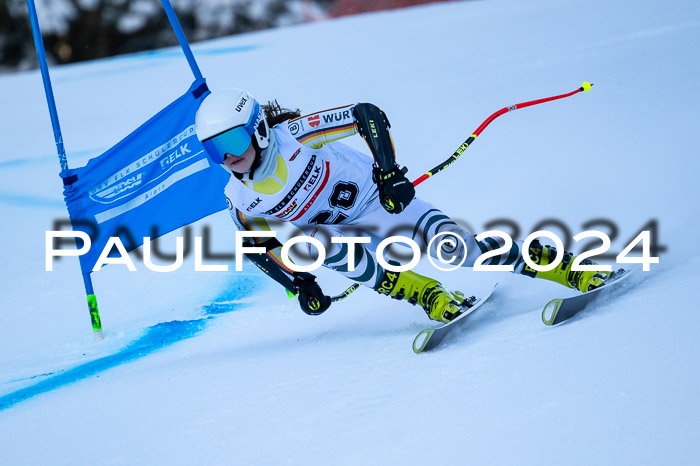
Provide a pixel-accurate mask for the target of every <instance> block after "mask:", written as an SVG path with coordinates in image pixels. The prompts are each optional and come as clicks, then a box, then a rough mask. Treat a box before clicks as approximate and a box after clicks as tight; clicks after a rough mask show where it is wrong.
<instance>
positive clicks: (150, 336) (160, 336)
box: [0, 276, 258, 411]
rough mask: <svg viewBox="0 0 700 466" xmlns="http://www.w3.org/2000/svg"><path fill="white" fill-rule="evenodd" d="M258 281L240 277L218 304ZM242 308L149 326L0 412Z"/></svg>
mask: <svg viewBox="0 0 700 466" xmlns="http://www.w3.org/2000/svg"><path fill="white" fill-rule="evenodd" d="M257 281H258V279H257V277H254V276H253V277H241V279H240V280H238V281H237V282H236V283H234V284H232V285H233V286H235V288H234V289H231V290H229V291H228V292H227V293H225V294H224V295H223V296H221V297H220V298H219V299H217V300H216V301H232V300H235V299H240V298H242V297H244V296H245V295H246V294H248V293H249V292H250V291H251V290H253V289H254V288H255V285H256V284H257ZM242 307H245V305H244V304H239V303H226V304H210V305H208V306H205V307H204V308H203V311H204V314H205V317H202V318H200V319H194V320H185V321H181V320H175V321H172V322H163V323H160V324H156V325H153V326H151V327H148V329H147V330H146V333H145V334H144V335H143V336H141V337H140V338H137V339H136V340H134V341H132V342H131V343H130V344H128V345H127V346H126V347H124V348H122V349H121V350H120V351H118V352H117V353H114V354H111V355H109V356H104V357H101V358H99V359H95V360H92V361H89V362H86V363H84V364H80V365H79V366H76V367H74V368H72V369H67V370H65V371H63V372H55V375H54V376H53V377H50V378H48V379H44V380H42V381H41V382H37V383H36V384H34V385H30V386H28V387H25V388H22V389H20V390H16V391H14V392H11V393H8V394H7V395H4V396H0V411H2V410H5V409H7V408H10V407H11V406H14V405H15V404H17V403H20V402H22V401H25V400H27V399H29V398H32V397H34V396H36V395H40V394H42V393H46V392H50V391H52V390H55V389H57V388H61V387H64V386H66V385H69V384H71V383H74V382H78V381H80V380H83V379H86V378H88V377H92V376H95V375H97V374H99V373H100V372H103V371H106V370H107V369H111V368H113V367H117V366H119V365H122V364H125V363H128V362H131V361H134V360H136V359H140V358H142V357H144V356H147V355H149V354H151V353H154V352H156V351H158V350H160V349H162V348H165V347H167V346H170V345H172V344H174V343H177V342H179V341H182V340H186V339H188V338H192V337H194V336H196V335H198V334H200V333H201V332H202V331H203V330H204V329H205V328H206V326H207V324H208V323H209V322H210V321H211V320H212V319H215V318H216V317H217V316H218V315H221V314H224V313H228V312H232V311H237V310H239V309H241V308H242Z"/></svg>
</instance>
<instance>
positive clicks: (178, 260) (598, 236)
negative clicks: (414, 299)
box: [45, 230, 659, 272]
mask: <svg viewBox="0 0 700 466" xmlns="http://www.w3.org/2000/svg"><path fill="white" fill-rule="evenodd" d="M276 237H277V232H275V231H236V234H235V249H236V252H237V254H236V255H235V270H236V271H237V272H240V271H242V270H243V257H244V256H245V255H246V254H261V253H262V254H264V253H266V252H267V250H266V248H264V247H261V246H254V245H251V243H249V242H246V239H253V238H276ZM58 238H69V239H74V240H76V244H77V241H78V240H79V241H81V242H82V245H81V246H80V247H77V248H75V249H62V248H57V247H56V244H55V240H56V239H58ZM486 238H499V239H500V240H501V241H499V244H501V246H500V247H499V248H497V249H493V250H490V251H486V252H484V253H482V254H481V255H480V256H479V257H478V258H477V259H476V260H475V262H474V265H473V270H476V271H509V272H512V271H513V269H514V266H513V265H512V264H511V265H490V264H485V262H486V261H487V260H489V259H491V258H493V257H497V256H500V255H502V254H507V253H508V252H509V251H510V250H511V248H512V246H513V239H512V238H511V236H510V235H509V234H508V233H506V232H504V231H501V230H488V231H485V232H483V233H480V234H479V235H476V236H475V239H476V241H482V240H484V239H486ZM538 238H547V239H549V240H551V241H552V242H553V243H554V246H555V248H556V257H555V258H554V260H553V261H552V262H550V263H549V264H547V265H538V264H536V263H535V262H533V261H532V259H530V257H529V255H528V254H523V255H522V257H523V260H524V261H525V263H526V264H527V266H529V267H530V268H532V269H534V270H536V271H542V272H545V271H549V270H553V269H554V268H556V267H557V266H559V265H560V264H561V262H562V260H563V258H564V251H565V247H564V243H563V242H562V240H561V239H560V238H559V236H557V235H556V234H555V233H553V232H551V231H547V230H538V231H535V232H533V233H531V234H529V235H528V236H527V237H526V238H525V240H524V241H523V244H522V246H521V250H522V251H528V250H529V249H530V245H531V244H532V242H533V241H535V240H536V239H538ZM585 239H593V240H595V241H596V242H600V243H601V244H600V246H598V247H595V248H593V249H587V250H585V251H583V252H581V253H580V254H579V255H577V256H576V257H575V259H574V261H573V264H572V270H573V271H584V270H597V271H611V270H612V266H611V265H601V264H595V265H587V264H583V263H582V262H583V261H584V260H586V259H593V258H595V257H596V256H599V255H601V256H602V255H604V254H605V253H606V252H607V251H608V250H609V249H610V246H611V240H610V237H609V236H608V235H607V234H606V233H603V232H601V231H597V230H586V231H583V232H581V233H579V234H577V235H575V236H573V240H574V241H576V242H580V241H583V240H585ZM184 240H185V238H184V237H182V236H178V237H176V254H175V260H174V262H173V263H172V264H169V265H157V264H155V263H154V262H153V260H152V256H153V254H152V244H153V242H152V240H151V238H149V237H144V238H143V263H144V265H145V266H146V268H148V269H149V270H152V271H154V272H173V271H175V270H178V269H179V268H180V267H182V265H183V262H184V256H185V247H184ZM330 241H331V243H341V244H347V245H348V248H347V251H348V270H349V271H353V270H355V266H356V263H355V245H361V244H368V243H370V242H371V239H370V238H369V237H367V236H334V237H333V236H332V237H330ZM300 243H306V245H307V248H308V249H309V251H311V248H312V247H313V248H314V249H315V251H316V254H315V259H314V260H313V262H312V263H311V264H307V265H301V264H297V263H294V262H293V261H292V260H291V258H290V256H289V253H290V249H291V248H292V247H293V246H295V245H297V244H300ZM394 243H399V244H403V245H405V246H407V247H408V249H410V251H411V255H410V256H409V261H408V263H406V264H403V265H401V264H398V263H397V262H395V261H387V260H386V258H385V250H386V249H387V248H388V247H390V246H391V245H392V244H394ZM458 243H461V244H458ZM652 243H653V240H652V236H651V232H650V231H649V230H643V231H641V232H639V234H638V235H637V236H636V237H634V238H633V239H632V240H631V241H630V242H629V244H627V246H626V247H625V248H624V249H623V250H622V251H621V252H620V253H619V254H618V255H617V256H616V258H615V261H616V263H617V264H641V265H642V270H643V271H649V270H650V265H651V264H658V263H659V258H658V257H654V256H653V255H652V251H651V245H652ZM91 244H92V241H91V238H90V236H89V235H88V234H87V233H85V232H82V231H56V230H51V231H47V232H46V244H45V248H46V271H48V272H51V271H53V263H54V259H55V258H57V257H62V256H81V255H84V254H87V253H88V251H90V248H91ZM589 244H590V243H589ZM460 246H461V248H460V249H461V250H462V251H463V254H460V257H461V259H458V258H457V257H455V256H449V255H448V257H445V255H444V254H443V251H445V250H455V249H456V248H458V247H460ZM115 248H116V252H117V255H116V256H115V255H114V253H113V249H115ZM431 248H434V249H431ZM204 249H205V248H204V247H203V241H202V237H195V238H194V258H195V260H194V270H195V271H197V272H227V271H228V270H229V267H228V265H226V264H216V265H214V264H204V263H203V260H202V258H203V250H204ZM640 249H641V256H631V255H630V254H631V253H633V252H634V251H639V250H640ZM426 250H428V251H430V250H435V251H436V254H435V256H436V257H435V258H433V257H432V256H431V255H427V257H428V260H429V261H430V263H431V264H432V265H433V266H434V267H435V268H437V269H439V270H442V271H453V270H456V269H458V268H460V267H461V266H462V265H463V264H464V261H465V260H466V258H467V245H466V243H465V242H464V239H462V238H461V237H460V236H459V235H457V234H455V233H453V232H449V231H446V232H442V233H438V234H437V235H435V236H434V237H433V238H432V239H431V240H430V241H429V243H428V245H427V249H426ZM422 255H423V253H422V252H421V247H420V246H419V245H418V243H417V242H416V241H414V240H413V239H411V238H409V237H407V236H402V235H395V236H389V237H387V238H385V239H383V240H382V241H381V242H379V244H378V246H377V248H376V258H377V261H378V262H379V264H380V265H381V266H382V267H384V268H385V269H386V270H388V271H391V272H403V271H407V270H411V269H413V268H414V267H415V266H416V265H417V264H418V263H419V262H420V259H421V257H422ZM280 258H281V260H282V262H283V263H284V264H285V266H287V267H288V268H289V269H290V270H293V271H295V272H312V271H314V270H316V269H318V268H319V267H321V266H322V265H323V263H324V262H325V260H326V247H325V246H324V244H323V243H322V242H321V241H320V240H319V239H317V238H315V237H313V236H307V235H301V236H295V237H292V238H290V239H288V240H287V241H285V242H284V243H282V247H281V250H280ZM436 259H437V260H436ZM107 264H121V265H124V266H126V267H127V268H128V270H129V271H133V272H135V271H136V270H137V269H136V266H135V265H134V262H133V260H132V259H131V258H130V257H129V254H128V252H127V250H126V247H125V246H124V244H123V242H122V240H121V239H120V238H119V237H110V238H109V240H108V241H107V243H106V244H105V246H104V247H103V248H102V251H101V253H100V256H99V258H98V259H97V261H96V263H95V265H94V267H93V269H92V271H93V272H97V271H99V270H100V269H101V268H102V267H103V266H105V265H107Z"/></svg>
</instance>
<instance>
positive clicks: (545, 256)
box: [520, 240, 612, 293]
mask: <svg viewBox="0 0 700 466" xmlns="http://www.w3.org/2000/svg"><path fill="white" fill-rule="evenodd" d="M528 254H529V256H530V259H531V260H532V262H534V263H535V264H537V265H547V264H550V263H551V262H552V261H554V259H555V258H556V256H557V250H556V249H555V248H553V247H552V246H542V245H541V244H540V242H539V241H537V240H535V241H533V242H532V243H531V244H530V250H529V251H528ZM575 258H576V256H574V255H573V254H572V253H570V252H565V253H564V258H563V260H562V261H561V264H560V265H558V266H557V267H555V268H554V269H552V270H549V271H547V272H540V271H537V270H534V269H532V268H530V267H529V266H528V265H527V264H524V268H523V270H522V272H520V273H521V274H523V275H526V276H528V277H532V278H543V279H545V280H550V281H553V282H557V283H559V284H561V285H564V286H565V287H567V288H574V289H576V290H579V291H581V292H582V293H585V292H586V291H591V290H594V289H596V288H598V287H599V286H601V285H602V284H603V283H605V280H607V279H608V277H610V274H611V273H612V272H605V271H595V270H586V271H573V270H571V266H572V264H573V262H574V259H575ZM581 265H598V264H596V263H595V262H593V261H591V260H588V259H584V260H583V261H581Z"/></svg>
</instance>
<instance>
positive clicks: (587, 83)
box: [581, 81, 592, 92]
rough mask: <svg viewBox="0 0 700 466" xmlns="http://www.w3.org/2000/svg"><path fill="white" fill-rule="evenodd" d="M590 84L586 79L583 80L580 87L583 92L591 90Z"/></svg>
mask: <svg viewBox="0 0 700 466" xmlns="http://www.w3.org/2000/svg"><path fill="white" fill-rule="evenodd" d="M591 86H592V84H591V83H589V82H588V81H586V82H584V83H583V84H582V85H581V87H582V88H583V90H584V92H588V91H590V90H591Z"/></svg>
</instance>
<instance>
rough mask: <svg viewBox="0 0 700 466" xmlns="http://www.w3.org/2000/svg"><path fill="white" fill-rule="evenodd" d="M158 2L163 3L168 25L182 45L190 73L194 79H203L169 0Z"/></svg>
mask: <svg viewBox="0 0 700 466" xmlns="http://www.w3.org/2000/svg"><path fill="white" fill-rule="evenodd" d="M160 2H161V3H162V4H163V9H164V10H165V14H166V15H168V20H170V25H171V26H172V27H173V31H175V37H177V41H178V42H180V47H182V51H183V52H184V53H185V57H186V58H187V63H189V64H190V69H191V70H192V74H194V79H195V81H203V80H204V77H203V76H202V72H201V71H199V66H197V61H196V60H195V59H194V55H193V54H192V49H190V44H189V42H187V37H185V33H184V32H183V31H182V26H181V25H180V21H179V20H178V19H177V15H176V14H175V10H173V6H172V5H171V4H170V0H160Z"/></svg>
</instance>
